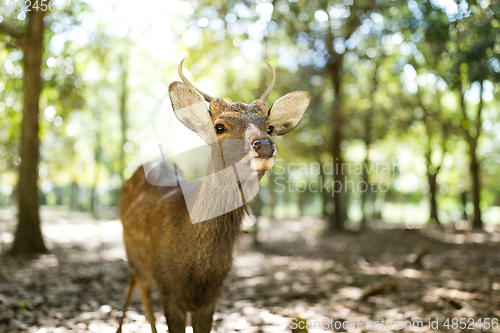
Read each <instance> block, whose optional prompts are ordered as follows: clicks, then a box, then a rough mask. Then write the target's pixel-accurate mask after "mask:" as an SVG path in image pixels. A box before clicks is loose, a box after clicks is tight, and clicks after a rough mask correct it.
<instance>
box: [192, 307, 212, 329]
mask: <svg viewBox="0 0 500 333" xmlns="http://www.w3.org/2000/svg"><path fill="white" fill-rule="evenodd" d="M214 310H215V309H214V307H209V308H207V309H204V310H201V311H197V312H192V313H191V322H192V324H193V332H194V333H208V332H210V331H211V330H212V324H213V315H214Z"/></svg>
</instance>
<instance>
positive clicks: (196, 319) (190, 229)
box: [117, 59, 311, 333]
mask: <svg viewBox="0 0 500 333" xmlns="http://www.w3.org/2000/svg"><path fill="white" fill-rule="evenodd" d="M183 61H184V59H183V60H182V61H181V62H180V63H179V64H178V74H179V77H180V78H181V80H182V82H179V81H174V82H172V83H171V84H170V85H169V88H168V92H169V97H170V100H171V103H172V109H173V112H174V113H175V116H176V117H177V119H179V120H180V122H181V123H182V124H183V125H184V126H186V127H187V128H188V129H190V130H192V131H194V132H195V133H197V134H198V135H199V136H200V137H201V138H202V139H203V140H205V142H206V143H207V145H208V146H209V147H210V148H211V153H210V158H209V160H208V166H207V177H204V178H203V179H202V180H201V181H200V182H198V185H197V187H195V191H194V192H193V193H195V194H194V195H193V197H194V198H195V199H194V201H193V202H194V203H193V202H188V201H189V200H188V199H186V195H185V193H186V188H187V187H186V186H183V184H180V182H179V180H182V172H181V171H180V170H178V168H177V167H176V166H175V165H174V164H173V163H171V162H170V161H165V162H162V163H160V164H156V167H154V165H153V166H152V165H151V164H144V165H142V166H140V167H139V168H138V169H137V170H136V171H135V173H134V174H133V175H132V177H131V178H130V179H128V180H127V181H126V182H125V183H124V185H123V187H122V191H121V199H120V219H121V222H122V226H123V239H124V245H125V250H126V255H127V258H128V265H129V279H128V285H127V287H126V291H125V303H124V306H123V311H122V314H121V317H120V319H119V327H118V330H117V333H120V332H121V331H122V325H123V319H124V317H125V313H126V311H127V309H128V308H129V306H130V303H131V301H132V297H133V293H134V290H135V288H136V287H137V288H138V289H139V293H140V297H141V303H142V307H143V310H144V312H145V314H146V318H147V320H148V321H149V324H150V325H151V330H152V332H153V333H156V332H157V331H156V326H155V316H154V312H153V308H152V299H151V290H152V288H153V287H154V288H155V289H156V290H157V291H158V292H159V294H160V300H161V304H162V307H163V312H164V314H165V318H166V323H167V326H168V330H169V332H170V333H180V332H185V328H186V323H187V316H188V313H189V314H190V316H191V325H192V327H193V331H194V333H207V332H210V331H211V329H212V322H213V314H214V311H215V306H216V303H217V300H218V299H219V297H220V293H221V289H222V286H223V282H224V280H225V279H226V277H227V276H228V273H229V272H230V269H231V265H232V261H233V252H234V249H235V245H236V243H237V240H238V237H239V235H240V234H241V233H242V222H243V219H244V217H245V215H246V214H248V201H246V200H245V199H244V198H243V199H242V200H241V201H242V202H243V203H242V204H241V202H240V205H239V206H238V205H234V204H224V202H230V201H231V200H232V198H236V197H249V195H248V194H249V193H250V194H252V195H255V191H256V190H258V182H259V181H260V180H261V178H262V177H263V176H264V174H265V172H266V171H267V170H269V169H271V168H272V167H273V165H274V162H275V158H276V154H277V147H276V144H275V143H274V141H273V136H278V135H283V134H286V133H288V132H290V131H291V130H293V129H294V128H296V127H297V125H299V123H300V122H301V120H302V118H303V116H304V114H305V112H306V110H307V108H308V106H309V103H310V101H311V95H310V94H309V93H308V92H307V91H294V92H290V93H288V94H286V95H284V96H282V97H281V98H279V99H277V100H276V101H275V102H274V104H273V105H272V106H271V108H268V107H267V105H266V99H267V98H268V96H269V94H270V93H271V91H272V90H273V88H274V85H275V82H276V71H275V69H274V67H273V66H272V65H271V64H269V63H268V62H267V61H265V62H266V64H267V66H269V68H270V69H271V72H272V76H271V82H270V84H269V86H268V87H267V89H266V90H265V91H264V93H263V94H262V96H261V97H260V98H258V99H256V100H254V101H253V102H252V103H251V104H245V103H240V102H232V103H229V102H226V101H224V100H223V99H221V98H213V97H212V96H210V95H208V94H206V93H204V92H203V91H201V90H200V89H198V88H196V87H195V86H194V85H193V84H192V83H191V82H190V81H188V80H187V79H186V77H185V76H184V74H183V72H182V64H183ZM207 103H208V104H207ZM227 142H229V143H231V142H233V143H234V142H235V143H234V144H226V146H225V149H222V148H221V147H222V146H223V145H224V144H225V143H227ZM221 152H222V153H221ZM241 161H242V162H241ZM238 163H240V164H238ZM242 165H243V166H246V167H242ZM148 170H150V172H149V173H148ZM155 170H156V171H155ZM225 170H231V172H233V174H234V175H235V176H234V177H233V176H231V177H229V178H228V179H229V180H226V179H225V178H224V177H222V178H221V177H219V178H217V177H215V176H214V177H209V175H216V174H219V173H221V172H225ZM166 174H168V175H170V176H165V175H166ZM155 177H156V178H158V177H159V178H161V177H164V178H165V177H167V178H168V177H173V178H175V179H174V181H173V182H172V183H170V184H169V185H170V186H158V185H157V184H156V185H155V181H154V179H155ZM170 180H172V179H170ZM234 180H236V181H235V182H234ZM229 181H233V185H231V184H229ZM234 184H236V185H234ZM255 184H256V185H257V188H256V186H255ZM226 185H228V186H226ZM229 185H231V186H229ZM228 188H229V189H228ZM183 190H184V191H183ZM188 192H189V191H188ZM220 198H222V199H220ZM233 201H234V200H233ZM221 202H223V203H222V204H221ZM214 206H217V207H215V208H214ZM233 206H235V207H233ZM221 207H222V208H221Z"/></svg>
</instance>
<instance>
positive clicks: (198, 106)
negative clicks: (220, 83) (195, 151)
mask: <svg viewBox="0 0 500 333" xmlns="http://www.w3.org/2000/svg"><path fill="white" fill-rule="evenodd" d="M168 94H169V96H170V101H171V102H172V108H173V109H174V113H175V116H176V117H177V119H179V120H180V122H181V123H183V124H184V125H185V126H186V127H187V128H189V129H190V130H191V131H193V132H196V133H197V134H198V135H199V136H201V137H202V139H204V140H205V141H207V138H206V137H207V136H208V134H209V133H211V132H213V130H212V119H211V118H210V113H209V112H208V109H207V103H206V102H205V99H204V98H203V96H202V95H201V94H200V93H199V92H197V91H196V90H194V89H193V88H191V87H190V86H189V85H187V84H185V83H182V82H172V83H171V84H170V86H169V87H168Z"/></svg>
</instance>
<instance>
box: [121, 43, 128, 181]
mask: <svg viewBox="0 0 500 333" xmlns="http://www.w3.org/2000/svg"><path fill="white" fill-rule="evenodd" d="M126 50H128V48H127V49H126ZM127 65H128V57H127V55H126V52H124V54H122V55H121V56H120V66H121V68H122V78H121V84H122V90H121V94H120V120H121V132H122V142H121V147H120V177H121V178H122V183H123V182H124V180H125V172H124V171H125V166H126V162H125V150H124V147H125V143H127V97H128V89H127V78H128V67H127Z"/></svg>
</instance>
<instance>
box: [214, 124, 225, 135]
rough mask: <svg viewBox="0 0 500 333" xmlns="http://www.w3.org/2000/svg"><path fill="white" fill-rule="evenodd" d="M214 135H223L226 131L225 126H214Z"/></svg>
mask: <svg viewBox="0 0 500 333" xmlns="http://www.w3.org/2000/svg"><path fill="white" fill-rule="evenodd" d="M214 128H215V133H217V134H221V133H224V132H225V131H227V128H226V126H224V125H222V124H217V125H215V127H214Z"/></svg>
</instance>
